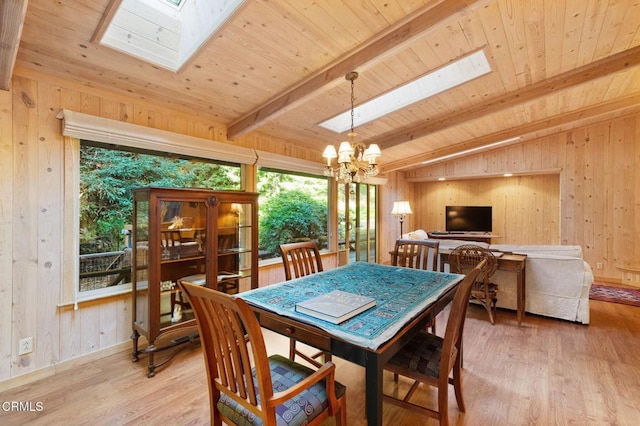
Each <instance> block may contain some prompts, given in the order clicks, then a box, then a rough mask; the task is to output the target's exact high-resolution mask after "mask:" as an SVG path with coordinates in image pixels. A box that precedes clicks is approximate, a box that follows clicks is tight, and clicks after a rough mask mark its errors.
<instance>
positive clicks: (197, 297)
mask: <svg viewBox="0 0 640 426" xmlns="http://www.w3.org/2000/svg"><path fill="white" fill-rule="evenodd" d="M179 285H180V287H181V289H182V291H184V292H185V293H186V295H187V297H188V299H189V302H190V304H191V307H192V308H193V311H194V314H195V317H196V322H197V324H198V330H199V332H200V341H201V344H202V348H203V352H204V359H205V364H206V367H207V376H208V384H209V398H210V404H211V415H212V423H211V424H213V423H214V422H213V416H214V410H216V409H217V408H216V406H217V402H218V400H219V399H220V394H221V393H222V394H225V395H227V396H228V397H229V398H230V399H232V400H233V401H236V402H237V403H239V404H241V405H242V406H243V407H245V408H246V409H247V410H248V411H249V412H251V413H254V414H255V415H256V416H257V417H259V418H261V419H262V420H263V424H275V414H274V413H271V414H270V413H269V412H268V411H263V410H262V409H261V406H260V405H259V403H258V394H259V393H260V400H261V401H266V400H269V399H271V397H272V396H273V386H272V382H271V374H270V371H269V361H268V359H267V351H266V347H265V343H264V338H263V336H262V331H261V329H260V325H259V323H258V320H257V319H256V317H255V314H254V313H253V312H252V311H251V309H250V308H249V306H248V305H247V304H246V302H245V301H244V300H242V299H240V298H232V297H231V296H229V295H227V294H224V293H221V292H218V291H213V290H211V289H209V288H206V287H201V286H198V285H193V284H188V283H185V282H181V283H180V284H179ZM252 368H255V370H256V373H257V374H256V382H255V383H254V380H253V377H252V371H251V369H252ZM256 385H257V386H256ZM216 417H217V416H216ZM268 417H271V419H270V420H268ZM270 422H274V423H270Z"/></svg>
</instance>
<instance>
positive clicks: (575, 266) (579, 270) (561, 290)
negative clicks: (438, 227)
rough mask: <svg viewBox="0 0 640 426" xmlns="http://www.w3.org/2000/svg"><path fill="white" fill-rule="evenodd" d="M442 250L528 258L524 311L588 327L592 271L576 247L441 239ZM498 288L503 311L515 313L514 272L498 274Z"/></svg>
mask: <svg viewBox="0 0 640 426" xmlns="http://www.w3.org/2000/svg"><path fill="white" fill-rule="evenodd" d="M403 237H405V238H413V239H422V238H426V233H425V232H424V231H421V230H417V231H413V232H410V233H407V234H405V235H404V236H403ZM439 241H440V250H449V249H453V248H455V247H457V246H459V245H461V244H476V245H480V246H483V247H488V248H490V249H491V250H496V251H502V252H512V253H521V254H526V255H527V260H526V266H525V273H526V296H525V297H526V303H525V311H527V312H530V313H533V314H538V315H544V316H548V317H553V318H559V319H563V320H568V321H574V322H579V323H582V324H588V323H589V290H590V289H591V284H593V272H592V270H591V267H590V266H589V265H588V264H587V263H586V262H585V261H584V260H583V258H582V247H580V246H577V245H511V244H491V245H489V244H486V243H482V242H475V241H474V242H470V241H461V240H451V239H441V240H439ZM491 280H492V281H493V282H495V283H496V284H498V286H499V289H498V303H497V306H498V307H500V308H506V309H512V310H515V309H516V306H517V301H516V300H517V299H516V280H515V273H514V272H507V271H502V270H498V271H496V273H495V274H494V275H493V277H492V278H491Z"/></svg>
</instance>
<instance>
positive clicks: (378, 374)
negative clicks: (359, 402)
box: [365, 353, 382, 426]
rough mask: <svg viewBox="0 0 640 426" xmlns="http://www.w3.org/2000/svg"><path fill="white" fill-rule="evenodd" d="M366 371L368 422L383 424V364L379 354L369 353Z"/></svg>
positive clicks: (376, 424)
mask: <svg viewBox="0 0 640 426" xmlns="http://www.w3.org/2000/svg"><path fill="white" fill-rule="evenodd" d="M365 371H366V376H365V377H366V380H365V386H366V414H367V424H368V425H369V426H372V425H375V426H380V425H382V364H381V362H380V357H379V356H378V355H377V354H375V353H368V354H367V365H366V366H365Z"/></svg>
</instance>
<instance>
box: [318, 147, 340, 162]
mask: <svg viewBox="0 0 640 426" xmlns="http://www.w3.org/2000/svg"><path fill="white" fill-rule="evenodd" d="M322 156H323V157H324V158H329V159H330V158H338V153H336V149H335V147H334V146H333V145H327V147H326V148H325V149H324V152H323V153H322Z"/></svg>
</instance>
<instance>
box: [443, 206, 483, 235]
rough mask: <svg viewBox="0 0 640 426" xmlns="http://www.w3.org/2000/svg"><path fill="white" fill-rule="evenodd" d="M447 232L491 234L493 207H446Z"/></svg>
mask: <svg viewBox="0 0 640 426" xmlns="http://www.w3.org/2000/svg"><path fill="white" fill-rule="evenodd" d="M445 217H446V230H447V232H491V231H492V230H493V227H492V215H491V206H446V212H445Z"/></svg>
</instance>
